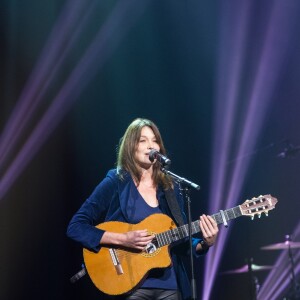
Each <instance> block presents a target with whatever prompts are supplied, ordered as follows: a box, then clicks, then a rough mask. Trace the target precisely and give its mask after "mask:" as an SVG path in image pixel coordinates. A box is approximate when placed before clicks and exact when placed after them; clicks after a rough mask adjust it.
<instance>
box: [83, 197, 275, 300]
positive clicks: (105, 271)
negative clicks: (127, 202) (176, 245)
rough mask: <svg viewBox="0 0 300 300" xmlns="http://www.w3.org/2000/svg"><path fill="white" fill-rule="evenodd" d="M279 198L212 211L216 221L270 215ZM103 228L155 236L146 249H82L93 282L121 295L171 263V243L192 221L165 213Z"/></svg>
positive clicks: (185, 232) (195, 229) (195, 224)
mask: <svg viewBox="0 0 300 300" xmlns="http://www.w3.org/2000/svg"><path fill="white" fill-rule="evenodd" d="M276 203H277V199H276V198H274V197H272V196H271V195H264V196H259V197H257V198H252V199H251V200H246V201H245V202H244V203H243V204H241V205H239V206H236V207H233V208H230V209H227V210H224V211H223V210H221V211H220V212H218V213H216V214H214V215H212V216H211V217H212V218H213V219H214V220H215V221H216V223H217V224H224V225H225V226H226V225H227V222H228V221H229V220H232V219H235V218H238V217H240V216H250V217H252V219H253V218H254V216H255V215H258V216H259V217H260V216H261V214H262V213H265V214H266V215H268V212H269V210H272V209H274V208H275V205H276ZM96 227H97V228H100V229H102V230H106V231H111V232H118V233H124V232H128V231H132V230H141V229H145V228H146V229H147V230H148V232H149V233H150V234H153V235H155V238H154V239H153V240H152V242H151V243H149V244H148V245H147V247H146V249H145V250H143V251H136V250H134V249H129V248H116V247H112V246H107V247H106V246H103V247H101V249H100V251H99V252H98V253H95V252H92V251H89V250H87V249H83V256H84V263H85V267H86V269H87V272H88V274H89V276H90V278H91V280H92V282H93V283H94V285H95V286H96V287H97V288H98V289H99V290H101V291H102V292H103V293H105V294H108V295H120V294H124V293H127V292H129V291H132V290H133V289H135V288H137V287H138V286H139V284H140V283H141V282H142V280H143V278H145V276H146V275H147V274H148V272H149V271H150V270H151V269H154V268H166V267H168V266H170V265H171V258H170V255H169V245H170V244H172V243H173V242H176V241H179V240H182V239H184V238H186V237H188V236H189V225H188V224H186V225H183V226H180V227H177V226H176V225H175V223H174V221H173V220H172V219H171V218H170V217H168V216H167V215H165V214H154V215H151V216H149V217H147V218H146V219H144V220H143V221H142V222H140V223H138V224H128V223H124V222H117V221H111V222H105V223H101V224H99V225H97V226H96ZM191 228H192V234H196V233H198V232H200V231H201V229H200V226H199V220H196V221H195V222H192V224H191Z"/></svg>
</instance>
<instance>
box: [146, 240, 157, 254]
mask: <svg viewBox="0 0 300 300" xmlns="http://www.w3.org/2000/svg"><path fill="white" fill-rule="evenodd" d="M155 251H156V246H155V245H154V244H153V243H149V244H148V245H147V246H146V248H145V252H146V253H148V254H152V253H154V252H155Z"/></svg>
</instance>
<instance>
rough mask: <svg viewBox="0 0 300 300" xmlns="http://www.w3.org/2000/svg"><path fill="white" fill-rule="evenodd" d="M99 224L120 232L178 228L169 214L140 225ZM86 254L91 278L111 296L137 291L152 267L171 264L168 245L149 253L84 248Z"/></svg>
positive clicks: (85, 257) (152, 216)
mask: <svg viewBox="0 0 300 300" xmlns="http://www.w3.org/2000/svg"><path fill="white" fill-rule="evenodd" d="M96 227H97V228H100V229H102V230H106V231H111V232H118V233H124V232H128V231H133V230H141V229H147V230H148V232H149V233H150V234H157V233H161V232H163V231H166V230H170V229H173V228H176V225H175V223H174V221H173V220H172V219H171V218H169V217H168V216H167V215H164V214H154V215H151V216H149V217H148V218H146V219H144V220H143V221H142V222H140V223H138V224H128V223H123V222H116V221H111V222H105V223H102V224H99V225H98V226H96ZM83 256H84V262H85V266H86V269H87V272H88V274H89V276H90V278H91V280H92V281H93V283H94V284H95V286H96V287H97V288H98V289H99V290H101V291H102V292H104V293H105V294H108V295H120V294H124V293H127V292H129V291H131V290H133V289H134V288H135V287H136V286H137V285H138V284H139V283H140V282H141V281H142V280H143V278H144V277H145V276H146V275H147V273H148V272H149V271H150V270H151V269H154V268H166V267H168V266H170V265H171V259H170V255H169V247H168V245H166V246H163V247H161V248H154V249H152V250H151V251H149V252H144V251H142V252H141V251H135V250H134V249H129V248H124V249H120V248H112V247H111V246H109V247H105V246H104V247H102V248H101V249H100V251H99V252H98V253H95V252H92V251H89V250H87V249H83ZM116 260H117V261H118V262H116Z"/></svg>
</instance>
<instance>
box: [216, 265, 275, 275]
mask: <svg viewBox="0 0 300 300" xmlns="http://www.w3.org/2000/svg"><path fill="white" fill-rule="evenodd" d="M271 269H273V266H258V265H255V264H251V270H252V272H258V271H266V270H271ZM247 272H249V266H248V265H244V266H242V267H241V268H239V269H235V270H230V271H225V272H222V274H240V273H247Z"/></svg>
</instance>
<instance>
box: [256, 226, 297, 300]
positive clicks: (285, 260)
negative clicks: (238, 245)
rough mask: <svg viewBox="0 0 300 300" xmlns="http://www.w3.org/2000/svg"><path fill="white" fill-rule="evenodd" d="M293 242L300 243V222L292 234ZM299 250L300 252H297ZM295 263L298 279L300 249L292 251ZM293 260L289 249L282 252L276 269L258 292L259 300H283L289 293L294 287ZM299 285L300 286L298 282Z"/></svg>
mask: <svg viewBox="0 0 300 300" xmlns="http://www.w3.org/2000/svg"><path fill="white" fill-rule="evenodd" d="M292 237H293V241H295V242H297V241H300V222H299V223H298V225H297V227H296V230H295V231H294V232H293V234H292ZM297 250H298V251H297ZM291 251H292V256H293V261H294V268H295V270H294V272H295V277H296V278H295V279H297V277H298V275H299V273H300V252H299V249H298V248H296V249H291ZM291 268H292V265H291V260H290V257H289V253H288V249H287V250H282V252H281V254H280V255H279V257H278V259H277V261H276V263H275V265H274V268H273V269H272V270H271V272H270V273H269V274H268V276H267V278H266V279H265V281H264V282H263V284H262V285H261V288H260V290H259V292H258V295H257V299H258V300H265V299H281V298H283V296H284V295H286V294H287V293H288V290H289V288H290V287H291V286H292V281H291V279H292V273H291ZM298 284H300V283H299V282H298Z"/></svg>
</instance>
